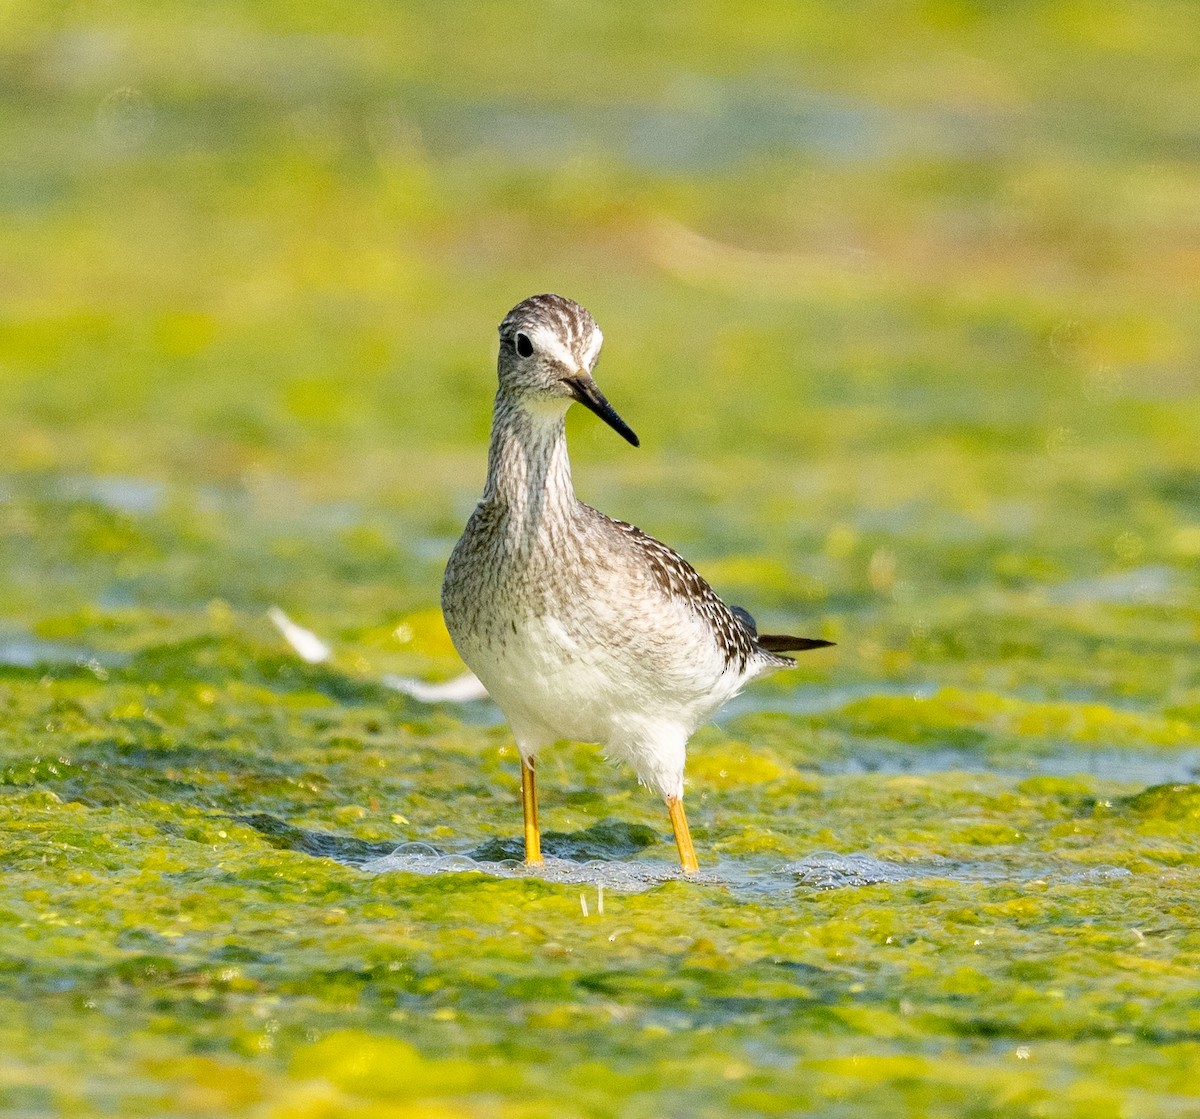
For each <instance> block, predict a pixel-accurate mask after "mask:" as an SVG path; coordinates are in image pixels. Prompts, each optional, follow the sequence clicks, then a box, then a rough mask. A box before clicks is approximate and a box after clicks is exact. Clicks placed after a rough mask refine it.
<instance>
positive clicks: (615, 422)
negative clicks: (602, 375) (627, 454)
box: [566, 373, 640, 447]
mask: <svg viewBox="0 0 1200 1119" xmlns="http://www.w3.org/2000/svg"><path fill="white" fill-rule="evenodd" d="M566 383H567V384H568V385H569V386H570V387H571V395H572V396H573V397H575V399H576V400H578V401H579V403H580V404H582V405H583V406H584V407H585V408H587V409H589V410H591V411H593V412H595V413H596V415H597V416H599V417H600V418H601V419H602V420H603V421H604V422H605V423H606V424H608V426H609V427H611V428H612V429H613V431H615V432H616V433H617V434H618V435H620V436H621V438H622V439H627V440H628V441H629V442H630V443H632V444H633V445H634V446H635V447H637V446H640V443H639V440H638V437H637V436H636V435H635V434H634V433H633V428H631V427H630V426H629V425H628V424H627V423H626V422H625V421H624V420H623V419H621V417H620V416H618V415H617V410H616V409H615V408H614V407H613V406H612V405H611V404H609V402H608V399H607V398H606V397H605V395H604V393H602V392H601V391H600V386H599V385H597V384H596V382H595V381H593V380H592V378H591V377H589V376H588V375H587V374H586V373H581V374H580V375H579V376H578V377H567V378H566Z"/></svg>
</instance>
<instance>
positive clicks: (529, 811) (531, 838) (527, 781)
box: [521, 754, 542, 866]
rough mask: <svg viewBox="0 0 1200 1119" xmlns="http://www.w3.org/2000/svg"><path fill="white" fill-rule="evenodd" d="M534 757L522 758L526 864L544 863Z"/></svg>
mask: <svg viewBox="0 0 1200 1119" xmlns="http://www.w3.org/2000/svg"><path fill="white" fill-rule="evenodd" d="M533 769H534V757H533V755H532V754H530V756H529V757H527V758H526V757H522V758H521V807H522V808H523V809H524V811H525V865H526V866H541V865H542V833H541V832H540V831H538V818H537V783H536V781H535V779H534V773H533Z"/></svg>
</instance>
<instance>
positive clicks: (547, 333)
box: [533, 330, 578, 372]
mask: <svg viewBox="0 0 1200 1119" xmlns="http://www.w3.org/2000/svg"><path fill="white" fill-rule="evenodd" d="M533 337H534V340H535V342H536V344H537V348H538V349H539V350H542V351H543V352H544V353H548V354H549V355H550V356H551V357H553V358H556V359H557V360H559V361H561V362H562V363H563V365H565V366H567V367H568V368H569V369H571V370H572V372H573V371H574V370H575V368H576V366H577V365H578V362H577V360H576V358H575V355H574V354H573V353H571V351H570V349H569V348H568V347H567V346H566V345H565V344H564V343H563V341H562V339H561V338H559V337H558V336H557V335H556V334H555V333H554V332H553V331H551V330H535V331H533Z"/></svg>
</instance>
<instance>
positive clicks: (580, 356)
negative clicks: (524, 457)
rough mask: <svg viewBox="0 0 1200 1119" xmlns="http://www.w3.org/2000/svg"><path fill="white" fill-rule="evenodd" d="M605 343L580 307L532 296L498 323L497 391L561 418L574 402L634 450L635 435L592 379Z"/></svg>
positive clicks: (558, 298) (558, 297)
mask: <svg viewBox="0 0 1200 1119" xmlns="http://www.w3.org/2000/svg"><path fill="white" fill-rule="evenodd" d="M603 342H604V335H603V334H601V333H600V328H599V327H598V326H597V325H596V320H595V319H593V318H592V316H591V315H590V314H588V312H587V311H586V310H585V309H584V308H583V307H581V306H580V305H579V304H578V303H575V302H573V301H572V300H570V299H564V298H563V297H562V296H561V295H531V296H530V297H529V298H528V299H525V300H522V301H521V302H520V303H518V304H517V305H516V306H515V307H514V308H513V309H512V310H511V311H509V313H508V314H507V315H505V317H504V321H503V322H502V323H501V324H500V358H499V361H498V368H499V374H500V390H501V392H504V393H507V394H508V395H509V396H511V397H512V398H513V399H514V400H516V401H518V402H519V403H520V405H521V406H522V407H523V408H525V409H527V410H529V411H531V412H545V411H549V412H551V413H552V414H553V413H557V414H561V413H565V412H566V410H567V408H569V407H570V406H571V403H572V402H573V401H578V402H579V403H580V404H582V405H583V406H584V407H585V408H589V409H590V410H591V411H593V412H595V413H596V415H597V416H599V417H600V418H601V419H602V420H603V421H604V422H605V423H606V424H608V425H609V427H611V428H613V430H615V431H616V432H618V433H619V434H620V435H621V436H623V437H624V438H625V439H627V440H628V441H629V442H630V443H632V444H633V445H634V446H635V447H636V446H637V445H638V437H637V436H636V435H635V434H634V433H633V430H632V429H631V428H630V427H629V425H628V424H626V423H625V421H624V420H623V419H621V417H620V416H618V415H617V412H616V409H615V408H613V406H612V405H611V404H609V402H608V400H607V399H605V396H604V393H602V392H601V391H600V389H599V387H598V386H597V384H596V382H595V380H594V379H593V377H592V370H594V369H595V367H596V361H597V359H598V358H599V357H600V347H601V345H602V344H603Z"/></svg>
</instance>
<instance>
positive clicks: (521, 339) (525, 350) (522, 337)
mask: <svg viewBox="0 0 1200 1119" xmlns="http://www.w3.org/2000/svg"><path fill="white" fill-rule="evenodd" d="M513 344H514V345H515V346H516V348H517V353H519V354H520V355H521V356H522V357H533V343H532V342H531V341H529V335H528V334H518V335H517V336H516V338H514V339H513Z"/></svg>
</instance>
